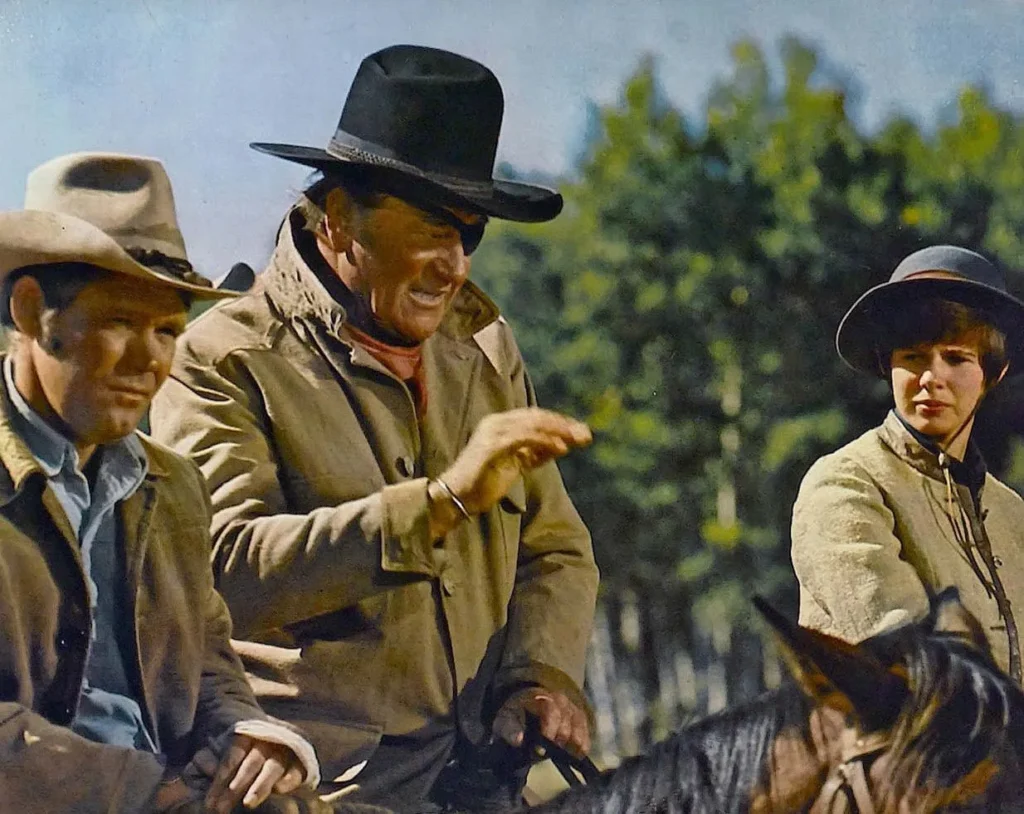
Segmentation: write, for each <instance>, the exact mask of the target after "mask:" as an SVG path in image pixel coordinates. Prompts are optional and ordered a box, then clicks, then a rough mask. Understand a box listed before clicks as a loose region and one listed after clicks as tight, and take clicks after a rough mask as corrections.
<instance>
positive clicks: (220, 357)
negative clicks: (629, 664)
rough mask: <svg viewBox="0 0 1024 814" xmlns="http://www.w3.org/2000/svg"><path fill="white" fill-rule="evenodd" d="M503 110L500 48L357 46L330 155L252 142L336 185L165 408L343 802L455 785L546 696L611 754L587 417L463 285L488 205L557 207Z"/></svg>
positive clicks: (278, 703) (253, 618)
mask: <svg viewBox="0 0 1024 814" xmlns="http://www.w3.org/2000/svg"><path fill="white" fill-rule="evenodd" d="M502 106H503V102H502V92H501V87H500V85H499V84H498V81H497V79H496V78H495V76H494V75H493V74H492V73H491V72H490V71H489V70H488V69H487V68H485V67H484V66H483V65H480V64H479V63H477V62H474V61H472V60H469V59H466V58H465V57H461V56H458V55H456V54H452V53H448V52H446V51H439V50H435V49H431V48H422V47H416V46H395V47H391V48H387V49H385V50H383V51H380V52H378V53H376V54H373V55H371V56H369V57H367V58H366V59H365V60H364V61H363V63H362V64H361V65H360V67H359V70H358V73H357V75H356V78H355V80H354V82H353V85H352V89H351V91H350V92H349V96H348V99H347V101H346V103H345V108H344V110H343V112H342V115H341V121H340V123H339V125H338V129H337V132H336V133H335V135H334V137H333V138H332V139H331V141H330V144H329V145H328V147H327V149H326V150H320V149H314V148H309V147H295V146H286V145H272V144H255V145H253V146H254V147H255V148H256V149H258V150H260V151H262V152H266V153H269V154H271V155H275V156H279V157H282V158H285V159H287V160H290V161H296V162H298V163H301V164H305V165H307V166H310V167H314V168H316V169H318V170H320V171H321V172H322V173H323V177H322V179H321V180H319V181H317V182H316V183H314V184H313V185H312V186H311V187H310V188H309V189H308V190H307V192H306V194H305V195H304V196H303V197H302V199H300V201H299V202H298V203H297V204H296V205H295V206H294V207H293V208H292V210H291V211H290V212H289V213H288V216H287V218H286V219H285V222H284V224H283V226H282V229H281V232H280V235H279V239H278V244H277V249H276V251H275V253H274V256H273V258H272V259H271V261H270V265H269V267H268V268H267V270H266V271H265V272H264V273H263V274H262V275H260V278H259V280H258V282H257V284H256V286H255V288H254V289H253V290H252V291H251V292H250V293H249V294H248V295H247V296H246V297H244V298H242V299H241V300H238V301H237V302H235V303H232V304H231V305H230V306H228V307H224V308H217V309H214V310H213V311H211V312H210V313H208V314H207V315H205V316H203V317H202V318H201V319H200V320H198V321H197V322H196V323H195V324H194V325H193V327H191V328H190V330H189V331H188V332H187V333H186V335H185V337H184V339H183V341H182V347H181V348H180V352H179V355H178V357H177V360H176V363H175V367H174V370H173V373H172V379H171V381H170V382H168V385H167V387H166V388H165V389H164V390H163V392H162V395H161V397H160V398H159V399H158V400H157V402H156V404H155V405H154V410H153V414H152V424H153V428H154V432H155V435H156V436H157V437H158V438H159V439H161V440H163V441H165V442H167V443H169V444H171V445H172V446H174V447H175V448H177V449H178V450H179V451H181V452H183V453H186V454H188V455H191V456H192V457H193V459H194V460H195V461H196V463H197V464H198V465H199V466H200V467H201V469H202V471H203V473H204V474H205V476H206V478H207V480H208V482H209V485H210V489H211V492H212V499H213V506H214V513H215V516H214V521H213V529H212V531H213V539H214V547H215V551H214V569H215V572H216V574H217V579H218V586H219V588H220V590H221V591H222V592H223V594H224V596H225V598H226V599H227V601H228V603H229V605H230V607H231V610H232V615H233V617H234V619H235V625H236V628H235V634H236V637H237V638H238V639H240V640H241V641H239V642H237V648H238V650H239V652H240V653H241V655H242V658H243V661H244V662H245V663H246V666H247V668H248V670H249V675H250V679H251V681H252V683H253V686H254V688H255V690H256V692H257V695H258V697H259V699H260V701H261V702H262V703H263V704H264V706H265V707H266V709H267V710H268V711H270V712H271V713H272V714H276V715H278V716H281V717H284V718H286V719H289V720H291V721H294V722H301V723H302V726H303V727H304V729H305V731H307V732H309V733H310V734H311V735H312V738H313V741H314V743H315V745H316V747H317V752H318V755H319V757H320V760H321V763H322V766H323V777H324V779H325V781H326V782H325V783H324V785H322V786H321V790H322V792H323V793H324V794H325V795H326V796H329V797H334V796H342V795H346V799H353V798H354V799H362V800H368V801H372V802H379V803H384V804H387V805H390V806H393V807H395V808H398V809H417V810H419V809H422V808H424V807H425V806H427V805H429V804H430V803H431V802H432V803H435V804H439V805H444V804H453V803H458V802H459V800H458V794H457V791H456V790H455V787H456V785H460V786H465V785H472V784H465V783H463V784H456V783H455V782H453V779H455V778H463V779H465V775H466V766H467V764H468V763H469V762H471V761H472V758H473V756H474V755H475V754H477V753H478V752H479V750H478V749H477V748H476V747H478V745H480V744H482V743H484V742H486V741H487V740H489V738H490V737H491V736H492V734H496V735H499V736H501V737H502V738H503V739H504V740H507V741H509V742H511V743H513V744H519V743H521V742H522V740H523V737H524V729H525V728H526V721H527V717H528V716H529V715H533V716H536V718H537V719H538V720H539V727H540V730H541V732H542V733H543V734H544V735H546V736H548V737H549V738H551V739H552V740H554V741H556V742H557V743H559V744H561V745H564V746H566V747H568V748H569V749H570V750H571V751H574V752H577V753H584V752H586V751H587V749H588V748H589V738H590V735H589V720H588V713H587V705H586V701H585V700H584V697H583V695H582V693H581V690H580V687H581V685H582V681H583V666H584V654H585V651H586V646H587V641H588V638H589V633H590V627H591V624H592V618H593V609H594V601H595V593H596V588H597V579H598V575H597V568H596V566H595V564H594V559H593V554H592V550H591V545H590V538H589V535H588V533H587V531H586V528H585V527H584V526H583V524H582V522H581V521H580V518H579V516H578V514H577V513H576V511H575V509H574V508H573V506H572V503H571V502H570V500H569V498H568V496H567V495H566V492H565V488H564V486H563V484H562V481H561V478H560V476H559V473H558V469H557V467H556V465H555V459H557V458H559V457H561V456H562V455H564V454H566V453H567V452H568V451H570V450H571V449H573V448H574V447H578V446H581V445H584V444H586V443H589V441H590V432H589V430H588V429H587V427H586V425H584V424H582V423H580V422H578V421H575V420H573V419H571V418H569V417H567V416H563V415H559V414H557V413H553V412H549V411H547V410H542V409H540V408H538V407H537V406H535V397H534V394H533V390H532V388H531V385H530V382H529V378H528V376H527V374H526V372H525V370H524V366H523V360H522V358H521V356H520V354H519V351H518V349H517V347H516V344H515V340H514V339H513V337H512V333H511V331H510V329H509V327H508V325H507V324H506V323H505V322H504V320H502V319H501V317H500V316H499V314H498V309H497V307H496V306H495V305H494V303H493V302H491V300H489V299H488V298H487V297H486V296H485V295H484V294H483V292H481V291H480V290H479V289H478V288H476V287H475V286H474V285H473V284H472V283H471V282H469V281H468V280H467V277H468V274H469V268H470V259H469V256H470V254H471V253H472V252H473V250H474V249H475V248H476V246H477V245H478V244H479V242H480V239H481V237H482V236H483V231H484V226H485V224H486V222H487V219H488V218H489V217H498V218H506V219H511V220H519V221H544V220H549V219H551V218H553V217H555V216H556V215H557V214H558V212H559V211H560V209H561V206H562V199H561V196H560V195H558V193H556V192H552V191H550V190H547V189H543V188H540V187H535V186H530V185H525V184H517V183H512V182H508V181H499V180H495V179H493V178H492V169H493V163H494V156H495V152H496V148H497V140H498V131H499V129H500V125H501V118H502ZM485 785H486V784H485ZM492 790H493V789H488V791H492ZM348 795H351V796H348Z"/></svg>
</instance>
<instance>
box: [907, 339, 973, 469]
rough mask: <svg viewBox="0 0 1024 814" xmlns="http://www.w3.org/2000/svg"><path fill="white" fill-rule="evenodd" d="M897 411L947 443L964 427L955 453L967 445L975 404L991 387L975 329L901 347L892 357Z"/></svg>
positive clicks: (908, 421) (919, 430)
mask: <svg viewBox="0 0 1024 814" xmlns="http://www.w3.org/2000/svg"><path fill="white" fill-rule="evenodd" d="M890 362H891V365H892V372H891V378H892V392H893V398H894V400H895V403H896V410H897V412H898V413H899V414H900V415H901V416H902V417H903V419H904V421H906V422H907V423H908V424H909V425H910V426H911V427H913V428H914V429H915V430H917V431H918V432H920V433H922V434H923V435H927V436H929V437H930V438H934V439H935V440H936V441H938V442H940V443H943V442H948V441H949V440H950V439H951V438H952V436H953V435H954V434H955V433H956V432H957V431H958V430H959V429H960V428H961V426H963V425H965V424H966V426H964V429H963V431H962V432H961V433H960V434H959V435H958V436H957V438H956V443H955V448H950V449H948V451H949V452H950V454H953V455H956V457H962V454H960V455H957V451H958V450H959V451H961V453H962V451H963V450H966V446H967V439H968V437H969V436H970V432H971V426H972V425H973V423H974V415H973V412H974V409H975V407H976V406H977V404H978V402H979V401H980V400H981V397H982V395H983V393H984V391H985V373H984V371H983V370H982V367H981V347H980V341H979V337H978V336H977V334H976V333H975V332H970V333H965V334H961V335H959V336H956V337H953V338H952V339H949V340H943V341H939V342H922V343H921V344H919V345H914V346H913V347H909V348H897V349H896V350H894V351H893V352H892V356H891V357H890Z"/></svg>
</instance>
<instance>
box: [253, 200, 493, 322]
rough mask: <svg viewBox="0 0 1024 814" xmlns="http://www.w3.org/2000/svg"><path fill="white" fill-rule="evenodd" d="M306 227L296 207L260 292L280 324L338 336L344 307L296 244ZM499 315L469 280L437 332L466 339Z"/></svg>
mask: <svg viewBox="0 0 1024 814" xmlns="http://www.w3.org/2000/svg"><path fill="white" fill-rule="evenodd" d="M304 228H306V220H305V216H304V215H303V212H302V209H301V206H296V207H294V208H292V210H291V211H290V212H289V213H288V217H287V218H286V219H285V222H284V224H283V226H282V227H281V233H280V235H279V236H278V240H277V247H276V248H275V249H274V254H273V256H272V257H271V259H270V265H269V266H268V268H267V270H266V271H265V272H264V273H263V274H262V275H260V276H261V278H262V280H263V285H264V290H265V291H266V294H267V296H268V297H269V298H270V300H271V302H272V303H273V305H274V306H275V307H276V308H277V310H278V311H279V313H280V314H281V316H282V318H283V319H284V320H286V321H290V320H293V319H300V320H307V321H311V322H313V323H316V324H319V325H321V326H323V327H324V328H326V330H327V331H328V333H330V334H331V335H332V336H335V337H340V336H341V335H342V326H343V325H344V324H345V320H346V314H345V309H344V308H343V307H342V306H341V305H340V304H339V303H338V302H337V300H335V299H334V298H333V297H332V296H331V295H330V293H329V292H328V291H327V289H326V288H325V287H324V285H323V283H322V282H321V281H320V280H319V279H318V278H317V276H316V274H315V273H314V272H313V271H312V270H311V269H310V268H309V266H308V265H307V264H306V262H305V261H304V260H303V259H302V255H301V253H300V252H299V249H298V247H297V246H296V245H295V234H296V230H298V229H304ZM498 314H499V311H498V306H497V305H495V304H494V302H493V301H492V300H491V299H490V298H489V297H488V296H487V295H486V294H484V293H483V291H481V290H480V289H479V288H478V287H477V286H476V285H474V284H473V283H472V282H469V281H468V280H467V281H466V283H465V284H464V285H463V286H462V289H461V290H460V291H459V293H458V294H457V295H456V296H455V299H454V300H453V302H452V305H451V308H450V309H449V311H448V313H447V314H446V315H445V318H444V320H443V321H442V322H441V327H440V328H439V329H438V331H439V333H443V334H445V335H447V336H450V337H452V338H453V339H456V340H462V339H468V338H470V337H471V336H473V335H474V334H475V333H477V332H478V331H481V330H483V329H484V328H485V327H487V326H488V325H490V324H491V323H492V322H494V320H496V319H497V318H498Z"/></svg>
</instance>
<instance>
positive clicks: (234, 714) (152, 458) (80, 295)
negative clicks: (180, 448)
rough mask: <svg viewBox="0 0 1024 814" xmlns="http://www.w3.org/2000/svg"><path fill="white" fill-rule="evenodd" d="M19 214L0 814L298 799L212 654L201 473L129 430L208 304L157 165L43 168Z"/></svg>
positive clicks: (2, 546) (2, 256)
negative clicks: (194, 315)
mask: <svg viewBox="0 0 1024 814" xmlns="http://www.w3.org/2000/svg"><path fill="white" fill-rule="evenodd" d="M26 204H27V207H28V208H27V209H26V210H24V211H18V212H6V213H0V319H2V321H3V324H4V325H5V326H6V327H7V328H9V329H10V331H11V332H12V339H13V343H12V346H11V350H10V353H9V354H8V355H6V356H4V357H2V362H0V366H2V377H3V378H2V382H0V756H2V757H0V810H3V811H53V812H57V811H75V812H88V811H96V812H99V811H118V812H150V811H170V810H172V809H173V810H176V811H177V810H180V811H185V810H199V808H200V807H201V806H203V804H204V801H205V805H206V806H207V809H205V810H211V811H218V812H227V811H229V810H232V809H233V808H234V807H235V805H236V804H238V803H244V804H245V805H246V806H247V807H255V806H256V805H258V804H260V803H261V802H262V801H263V800H265V799H266V798H267V797H268V795H270V793H271V791H272V790H276V791H278V792H289V791H292V790H295V789H296V788H297V787H299V785H300V784H301V783H302V782H303V781H305V782H306V783H308V784H312V785H315V784H316V783H317V780H318V774H319V770H318V767H317V764H316V759H315V756H314V754H313V751H312V747H311V746H310V744H309V743H308V742H306V741H305V740H304V739H303V738H302V737H300V736H299V735H298V734H296V732H294V731H293V730H292V729H291V728H290V727H287V726H285V725H284V724H282V723H280V722H277V721H274V720H273V719H271V718H269V717H268V716H267V715H266V714H265V713H264V712H262V711H261V710H260V708H259V707H258V706H257V704H256V701H255V699H254V698H253V695H252V692H251V690H250V689H249V687H248V685H247V683H246V680H245V675H244V672H243V670H242V667H241V665H240V663H239V661H238V658H237V656H236V655H235V654H234V653H233V652H232V650H231V647H230V644H229V640H228V637H229V635H230V629H231V622H230V618H229V616H228V611H227V608H226V607H225V605H224V603H223V600H222V599H221V598H220V596H219V595H218V594H217V592H216V591H215V590H214V585H213V577H212V574H211V573H210V569H209V551H210V540H209V520H210V514H209V500H208V497H207V493H206V490H205V484H204V483H203V481H202V478H201V476H200V474H199V473H198V472H197V471H196V469H195V467H194V466H193V465H192V464H190V463H189V462H187V461H185V460H184V459H182V458H180V457H178V456H177V455H175V454H174V453H172V452H170V451H169V450H166V449H164V448H163V447H161V446H159V445H157V444H155V443H153V442H151V441H150V440H148V439H147V438H146V437H145V436H142V435H140V434H138V433H136V432H135V428H136V425H137V424H138V422H139V420H140V419H141V418H142V416H143V414H144V413H145V411H146V409H147V407H148V406H149V402H150V400H151V399H152V398H153V395H154V394H155V393H156V391H157V390H158V389H159V387H160V385H161V384H162V383H163V381H164V379H165V378H166V377H167V375H168V373H169V371H170V365H171V359H172V357H173V355H174V347H175V343H176V339H177V337H178V335H179V334H180V333H181V331H182V330H183V329H184V327H185V318H186V312H187V308H188V305H189V304H190V302H191V301H192V300H193V299H195V298H209V297H213V298H218V297H223V296H225V295H224V294H223V293H221V292H218V291H217V290H215V289H213V288H211V287H210V286H209V284H208V283H207V282H205V281H204V280H203V279H202V278H201V277H199V276H198V275H197V274H196V273H195V272H193V271H192V269H191V266H190V265H189V263H188V260H187V258H186V256H185V247H184V243H183V242H182V238H181V234H180V232H179V231H178V227H177V224H176V220H175V213H174V203H173V199H172V196H171V187H170V183H169V181H168V179H167V176H166V174H165V172H164V169H163V167H162V166H161V165H160V164H159V163H158V162H157V161H154V160H151V159H145V158H135V157H131V156H121V155H110V154H96V153H82V154H76V155H69V156H63V157H61V158H57V159H54V160H53V161H50V162H48V163H47V164H44V165H43V166H41V167H39V168H38V169H36V170H35V171H34V172H33V173H32V174H31V175H30V176H29V180H28V191H27V195H26ZM179 806H180V807H181V808H178V807H179Z"/></svg>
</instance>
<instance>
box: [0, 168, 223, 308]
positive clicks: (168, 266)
mask: <svg viewBox="0 0 1024 814" xmlns="http://www.w3.org/2000/svg"><path fill="white" fill-rule="evenodd" d="M69 262H73V263H88V264H90V265H93V266H97V267H99V268H102V269H106V270H108V271H113V272H117V273H119V274H127V275H129V276H132V277H138V278H141V279H146V280H151V281H152V282H155V283H161V284H163V285H169V286H172V287H174V288H177V289H181V290H183V291H188V292H189V293H190V294H192V295H193V296H195V297H198V298H201V299H223V298H227V297H234V296H237V294H236V293H234V292H231V291H223V290H220V289H216V288H214V287H213V286H212V285H211V283H210V282H209V280H206V279H205V278H203V277H201V276H200V275H199V274H197V273H196V272H195V271H193V270H192V266H191V264H190V263H189V261H188V256H187V255H186V253H185V241H184V240H183V239H182V236H181V231H180V230H179V229H178V220H177V216H176V214H175V211H174V195H173V193H172V191H171V182H170V180H169V179H168V177H167V172H166V171H165V170H164V167H163V165H162V164H161V163H160V162H159V161H156V160H155V159H152V158H140V157H138V156H129V155H118V154H114V153H73V154H71V155H65V156H60V157H59V158H55V159H53V160H52V161H48V162H46V163H45V164H43V165H41V166H39V167H37V168H36V169H35V170H33V171H32V172H31V173H30V174H29V177H28V184H27V186H26V191H25V209H24V210H21V211H17V212H4V213H0V280H2V279H3V278H4V277H6V276H7V275H8V274H10V273H11V272H12V271H15V270H16V269H20V268H24V267H25V266H34V265H39V264H52V263H69Z"/></svg>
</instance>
